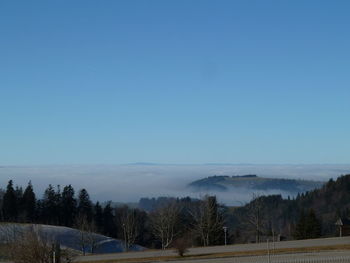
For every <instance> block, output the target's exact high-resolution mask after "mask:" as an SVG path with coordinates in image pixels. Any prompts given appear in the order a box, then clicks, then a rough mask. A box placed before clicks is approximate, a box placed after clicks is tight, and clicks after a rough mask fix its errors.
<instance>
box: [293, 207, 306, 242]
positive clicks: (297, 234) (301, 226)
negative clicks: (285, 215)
mask: <svg viewBox="0 0 350 263" xmlns="http://www.w3.org/2000/svg"><path fill="white" fill-rule="evenodd" d="M293 236H294V238H295V239H305V238H306V237H307V233H306V215H305V211H304V209H302V210H301V212H300V216H299V220H298V223H297V225H296V227H295V231H294V233H293Z"/></svg>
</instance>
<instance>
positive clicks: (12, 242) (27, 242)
mask: <svg viewBox="0 0 350 263" xmlns="http://www.w3.org/2000/svg"><path fill="white" fill-rule="evenodd" d="M13 234H15V235H16V236H14V235H13ZM1 237H2V241H3V242H5V244H6V247H7V249H8V257H9V259H10V260H11V261H13V262H14V263H51V262H52V261H53V257H55V259H57V255H55V253H54V250H53V246H52V244H53V239H52V238H50V237H49V236H48V235H45V233H43V231H42V230H41V228H40V227H39V226H35V225H31V226H29V225H27V226H21V227H19V226H18V225H15V224H3V225H1ZM60 255H61V256H64V260H65V262H71V261H72V259H73V257H74V255H73V254H72V253H71V252H70V251H67V250H64V251H62V253H60Z"/></svg>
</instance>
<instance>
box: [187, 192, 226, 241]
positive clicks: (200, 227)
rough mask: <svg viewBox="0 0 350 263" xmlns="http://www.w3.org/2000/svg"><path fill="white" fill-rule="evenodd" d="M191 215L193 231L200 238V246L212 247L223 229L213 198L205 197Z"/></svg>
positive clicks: (221, 219)
mask: <svg viewBox="0 0 350 263" xmlns="http://www.w3.org/2000/svg"><path fill="white" fill-rule="evenodd" d="M191 214H192V217H193V220H194V226H193V227H194V231H195V233H196V235H197V236H199V237H200V239H201V242H202V245H203V246H209V245H213V244H214V243H215V242H216V240H217V239H218V238H219V237H220V236H221V232H222V227H223V218H222V216H221V215H220V213H219V209H218V204H217V201H216V198H215V196H205V197H204V198H203V199H202V200H201V201H200V203H199V205H198V206H197V207H196V208H195V209H193V210H192V211H191Z"/></svg>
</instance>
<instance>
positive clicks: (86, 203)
mask: <svg viewBox="0 0 350 263" xmlns="http://www.w3.org/2000/svg"><path fill="white" fill-rule="evenodd" d="M78 214H79V215H84V216H86V218H87V220H88V222H91V221H92V217H93V211H92V202H91V201H90V196H89V194H88V192H87V191H86V189H81V190H80V191H79V195H78Z"/></svg>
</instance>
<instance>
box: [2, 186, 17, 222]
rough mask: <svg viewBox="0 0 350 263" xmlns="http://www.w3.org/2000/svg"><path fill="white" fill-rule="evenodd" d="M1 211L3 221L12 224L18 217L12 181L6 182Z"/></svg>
mask: <svg viewBox="0 0 350 263" xmlns="http://www.w3.org/2000/svg"><path fill="white" fill-rule="evenodd" d="M2 211H3V216H4V220H5V221H10V222H14V221H16V220H17V217H18V200H17V196H16V192H15V189H14V188H13V181H12V180H10V181H9V182H8V185H7V188H6V192H5V194H4V199H3V205H2Z"/></svg>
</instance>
